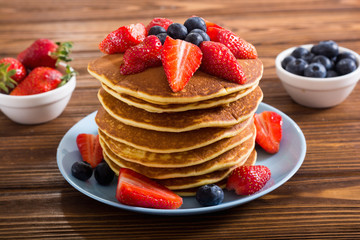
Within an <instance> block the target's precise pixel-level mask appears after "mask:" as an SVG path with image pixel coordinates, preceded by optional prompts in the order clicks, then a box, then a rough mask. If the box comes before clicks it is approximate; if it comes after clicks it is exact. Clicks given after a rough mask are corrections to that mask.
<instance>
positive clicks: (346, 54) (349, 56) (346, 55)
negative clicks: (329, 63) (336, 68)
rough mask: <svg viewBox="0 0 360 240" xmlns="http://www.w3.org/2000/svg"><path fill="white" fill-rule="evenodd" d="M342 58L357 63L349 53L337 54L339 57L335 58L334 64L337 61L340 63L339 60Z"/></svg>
mask: <svg viewBox="0 0 360 240" xmlns="http://www.w3.org/2000/svg"><path fill="white" fill-rule="evenodd" d="M344 58H350V59H352V60H354V61H355V62H356V61H357V59H356V57H355V55H354V54H352V53H350V52H342V53H339V55H338V56H337V58H336V62H338V61H340V60H341V59H344Z"/></svg>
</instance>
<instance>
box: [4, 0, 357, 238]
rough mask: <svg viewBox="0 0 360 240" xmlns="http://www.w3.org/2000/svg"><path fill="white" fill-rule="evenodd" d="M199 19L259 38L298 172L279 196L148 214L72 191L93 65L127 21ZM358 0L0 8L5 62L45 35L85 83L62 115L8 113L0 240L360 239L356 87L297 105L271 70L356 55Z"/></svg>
mask: <svg viewBox="0 0 360 240" xmlns="http://www.w3.org/2000/svg"><path fill="white" fill-rule="evenodd" d="M194 14H195V15H199V16H202V17H204V18H206V19H209V20H211V21H212V22H216V23H218V24H220V25H222V26H225V27H227V28H229V29H231V30H233V31H234V32H236V33H238V34H239V35H240V36H242V37H243V38H245V39H247V40H248V41H250V42H252V43H253V44H254V45H255V46H256V47H257V50H258V52H259V55H260V58H261V59H262V61H263V63H264V66H265V71H264V76H263V79H262V81H261V83H260V86H261V87H262V89H263V91H264V95H265V97H264V102H265V103H268V104H270V105H272V106H274V107H276V108H278V109H279V110H281V111H283V112H284V113H286V114H287V115H288V116H290V117H291V118H292V119H293V120H294V121H296V123H297V124H298V125H299V126H300V128H301V129H302V131H303V132H304V134H305V137H306V141H307V146H308V148H307V154H306V158H305V161H304V163H303V165H302V167H301V168H300V169H299V171H298V172H297V173H296V174H295V175H294V177H292V178H291V179H290V180H289V181H288V182H286V183H285V184H284V185H282V186H281V187H280V188H278V189H276V190H275V191H273V192H271V193H270V194H267V195H265V196H263V197H261V198H259V199H256V200H255V201H252V202H249V203H247V204H245V205H241V206H238V207H235V208H232V209H229V210H226V211H221V212H216V213H212V214H206V215H197V216H191V217H189V216H179V217H166V216H150V215H143V214H139V213H133V212H129V211H125V210H121V209H118V208H114V207H111V206H108V205H106V204H103V203H100V202H98V201H96V200H93V199H91V198H89V197H87V196H85V195H83V194H81V193H80V192H78V191H77V190H75V189H74V188H73V187H71V186H70V185H69V184H68V183H67V182H66V181H65V179H64V178H63V177H62V175H61V174H60V172H59V170H58V167H57V164H56V149H57V146H58V144H59V142H60V140H61V138H62V137H63V135H64V134H65V133H66V132H67V131H68V130H69V129H70V127H71V126H73V125H74V124H75V123H77V122H78V121H79V120H81V119H82V118H84V117H85V116H86V115H88V114H90V113H91V112H93V111H95V110H96V109H97V108H98V106H99V102H98V100H97V97H96V93H97V90H98V88H99V86H100V84H99V82H98V81H96V80H95V79H93V78H92V77H91V76H90V75H89V74H88V73H87V70H86V67H87V63H88V62H89V61H90V60H92V59H94V58H97V57H99V56H101V55H102V54H101V53H100V51H99V50H98V47H97V46H98V43H99V42H100V41H101V40H102V39H103V38H104V36H105V35H106V34H107V33H109V32H110V31H112V30H114V29H116V28H117V27H119V26H122V25H126V24H130V23H136V22H143V23H144V24H147V22H149V21H150V20H151V19H152V18H153V17H158V16H162V17H168V18H171V19H173V20H174V21H177V22H183V21H184V20H185V19H186V18H187V17H189V16H191V15H194ZM359 16H360V2H359V1H351V0H349V1H330V2H329V1H326V0H317V1H315V0H314V1H311V0H301V1H296V2H295V1H281V0H272V1H260V0H251V1H250V0H247V1H233V0H221V1H220V0H215V1H207V2H206V3H205V2H203V1H194V0H192V1H172V0H166V1H146V0H143V1H84V0H82V1H74V0H72V1H70V0H63V1H40V0H38V1H24V0H23V1H21V0H12V1H1V8H0V55H1V57H10V56H12V57H14V56H16V55H17V53H19V52H20V51H21V50H23V49H24V48H26V47H27V46H28V45H29V44H30V43H31V42H32V41H34V40H35V39H37V38H50V39H53V40H54V41H67V40H70V41H73V42H74V44H75V46H74V51H73V55H72V56H73V58H74V61H73V64H72V65H73V67H74V68H75V69H76V70H77V71H78V72H79V74H80V75H79V76H78V81H77V87H76V90H75V92H74V94H73V96H72V99H71V101H70V103H69V105H68V106H67V108H66V110H65V111H64V113H63V114H62V115H61V116H60V117H59V118H57V119H56V120H53V121H51V122H49V123H46V124H41V125H33V126H26V125H18V124H16V123H13V122H11V121H10V120H9V119H7V118H6V117H5V116H4V115H3V114H2V113H0V239H23V238H25V239H247V238H253V239H261V238H263V239H264V238H266V239H270V238H272V239H289V238H298V239H308V238H317V239H319V238H324V239H329V238H338V239H340V238H341V239H345V238H346V239H350V238H360V173H359V169H360V150H359V149H360V85H359V84H358V85H357V86H356V88H355V90H354V91H353V92H352V94H351V95H350V97H349V98H348V99H347V100H346V101H345V102H343V103H342V104H341V105H339V106H337V107H333V108H329V109H310V108H306V107H302V106H300V105H298V104H296V103H294V102H293V101H292V100H291V99H290V97H289V96H288V95H287V94H286V92H285V90H284V88H283V87H282V85H281V83H280V81H279V79H278V78H277V76H276V74H275V66H274V59H275V56H276V55H277V53H279V52H280V51H282V50H284V49H286V48H288V47H291V46H294V45H299V44H306V43H317V42H318V41H321V40H328V39H332V40H335V41H337V42H338V43H339V45H341V46H344V47H348V48H351V49H352V50H354V51H356V52H358V53H359V52H360V21H359Z"/></svg>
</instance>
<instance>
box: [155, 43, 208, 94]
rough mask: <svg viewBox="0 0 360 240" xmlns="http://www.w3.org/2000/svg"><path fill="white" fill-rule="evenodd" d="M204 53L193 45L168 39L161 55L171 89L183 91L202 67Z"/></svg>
mask: <svg viewBox="0 0 360 240" xmlns="http://www.w3.org/2000/svg"><path fill="white" fill-rule="evenodd" d="M201 59H202V52H201V50H200V48H199V47H198V46H196V45H194V44H192V43H189V42H185V41H183V40H180V39H176V40H174V39H172V38H171V37H167V38H166V40H165V43H164V45H163V50H162V53H161V62H162V65H163V67H164V70H165V74H166V77H167V79H168V82H169V85H170V88H171V89H172V91H173V92H179V91H181V90H182V89H183V88H184V87H185V85H186V84H187V83H188V82H189V80H190V78H191V77H192V76H193V75H194V73H195V72H196V70H197V69H198V68H199V67H200V64H201Z"/></svg>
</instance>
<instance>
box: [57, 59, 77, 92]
mask: <svg viewBox="0 0 360 240" xmlns="http://www.w3.org/2000/svg"><path fill="white" fill-rule="evenodd" d="M76 75H78V73H77V72H76V71H74V69H72V68H71V67H70V65H69V64H66V67H65V74H64V75H63V76H62V77H61V82H60V83H59V85H58V86H57V87H58V88H59V87H61V86H64V85H65V84H66V83H67V82H68V81H69V80H70V79H71V78H72V77H73V76H76Z"/></svg>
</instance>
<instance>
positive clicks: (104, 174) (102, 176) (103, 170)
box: [94, 162, 115, 185]
mask: <svg viewBox="0 0 360 240" xmlns="http://www.w3.org/2000/svg"><path fill="white" fill-rule="evenodd" d="M114 176H115V173H114V172H113V170H111V168H110V167H109V165H108V164H107V163H106V162H102V163H99V165H97V166H96V168H95V171H94V177H95V179H96V181H97V182H98V183H99V184H100V185H109V184H110V183H111V182H112V180H113V179H114Z"/></svg>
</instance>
